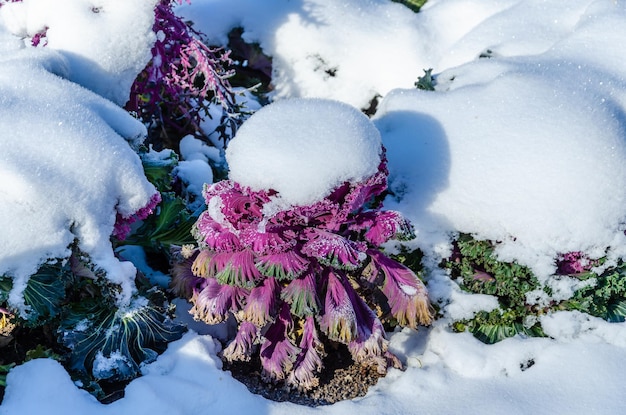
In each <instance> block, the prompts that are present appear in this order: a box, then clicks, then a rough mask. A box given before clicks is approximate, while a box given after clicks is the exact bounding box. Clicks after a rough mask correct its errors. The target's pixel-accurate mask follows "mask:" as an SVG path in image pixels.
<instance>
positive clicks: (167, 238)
mask: <svg viewBox="0 0 626 415" xmlns="http://www.w3.org/2000/svg"><path fill="white" fill-rule="evenodd" d="M161 198H162V201H161V203H160V204H159V205H158V206H157V212H156V213H157V214H156V215H151V216H150V217H148V218H147V219H145V220H144V221H143V222H142V224H141V226H140V227H139V228H137V229H136V230H135V231H134V232H132V233H131V234H130V235H129V236H128V237H127V238H126V240H125V241H124V243H125V244H130V245H140V246H143V247H144V248H147V249H148V250H152V251H157V252H160V253H164V254H166V255H168V253H169V248H170V246H171V245H184V244H191V243H194V242H195V240H194V239H193V236H192V235H191V228H192V226H193V224H194V223H195V222H196V220H197V216H194V215H193V214H192V212H190V211H189V209H187V205H186V204H185V201H184V200H182V199H181V198H180V197H178V196H176V195H175V194H173V193H162V194H161Z"/></svg>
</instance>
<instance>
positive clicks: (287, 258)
mask: <svg viewBox="0 0 626 415" xmlns="http://www.w3.org/2000/svg"><path fill="white" fill-rule="evenodd" d="M256 266H257V269H258V270H259V271H260V272H261V273H262V274H263V275H265V276H267V277H274V278H276V279H277V280H279V281H283V280H293V279H294V278H298V277H299V276H300V275H302V273H303V272H304V271H306V270H307V268H308V267H309V261H308V260H307V259H306V258H303V257H302V256H300V255H298V254H297V253H296V252H295V251H293V250H291V251H286V252H279V253H276V254H270V255H264V256H262V257H259V258H258V259H257V263H256Z"/></svg>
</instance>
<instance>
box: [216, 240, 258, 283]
mask: <svg viewBox="0 0 626 415" xmlns="http://www.w3.org/2000/svg"><path fill="white" fill-rule="evenodd" d="M213 262H216V263H217V264H216V267H217V270H218V272H217V273H216V274H215V278H216V279H217V280H218V281H219V283H220V284H228V285H236V286H239V287H244V288H253V287H254V286H255V285H256V282H257V281H258V280H260V279H261V278H262V275H261V273H260V272H259V270H258V269H257V268H256V266H255V265H254V254H253V253H252V251H250V250H248V249H245V250H243V251H239V252H232V253H223V254H216V255H215V256H214V259H213Z"/></svg>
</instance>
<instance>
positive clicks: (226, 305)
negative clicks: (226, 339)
mask: <svg viewBox="0 0 626 415" xmlns="http://www.w3.org/2000/svg"><path fill="white" fill-rule="evenodd" d="M205 281H206V283H205V284H206V285H205V286H204V288H202V290H195V291H194V293H193V296H192V297H191V300H190V301H191V303H192V304H193V307H192V308H191V310H189V313H190V314H192V315H193V317H194V319H195V320H201V321H204V322H206V323H208V324H218V323H221V322H222V321H224V320H226V318H227V317H228V313H229V312H231V311H232V312H236V311H238V310H239V309H241V306H242V304H243V302H244V300H245V298H246V296H247V295H248V290H245V289H243V288H240V287H233V286H231V285H222V284H220V283H219V282H217V281H216V280H215V279H213V278H207V279H206V280H205Z"/></svg>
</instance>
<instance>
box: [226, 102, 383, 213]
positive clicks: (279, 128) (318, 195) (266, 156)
mask: <svg viewBox="0 0 626 415" xmlns="http://www.w3.org/2000/svg"><path fill="white" fill-rule="evenodd" d="M380 151H381V142H380V133H379V132H378V130H377V129H376V127H374V124H373V123H372V122H371V121H370V120H369V119H368V118H367V117H366V116H365V115H364V114H362V113H361V112H360V111H358V110H357V109H356V108H354V107H352V106H350V105H347V104H345V103H342V102H338V101H331V100H328V99H321V98H315V99H302V98H301V99H297V98H294V99H289V100H282V101H277V102H275V103H273V104H270V105H267V106H265V107H263V108H262V109H261V110H259V111H257V112H256V113H254V115H252V116H251V117H250V118H249V119H248V120H247V121H246V122H245V123H244V124H243V125H242V126H241V128H240V129H239V131H237V135H236V136H235V137H234V138H233V139H232V140H231V142H230V143H229V145H228V147H227V149H226V161H227V162H228V166H229V169H230V170H229V174H228V177H229V178H230V179H231V180H234V181H236V182H238V183H240V184H242V185H244V186H249V187H250V188H252V189H253V190H261V189H266V190H269V189H273V190H276V191H277V192H278V193H279V196H280V198H281V201H282V202H284V203H287V204H291V205H306V204H310V203H313V202H316V201H318V200H321V199H322V198H324V197H326V196H328V195H329V194H330V193H331V192H332V190H333V189H335V188H336V187H338V186H340V185H341V184H342V183H344V182H358V181H361V180H364V179H365V178H367V177H369V176H371V175H373V174H374V173H375V172H376V171H377V169H378V165H379V164H380Z"/></svg>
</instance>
